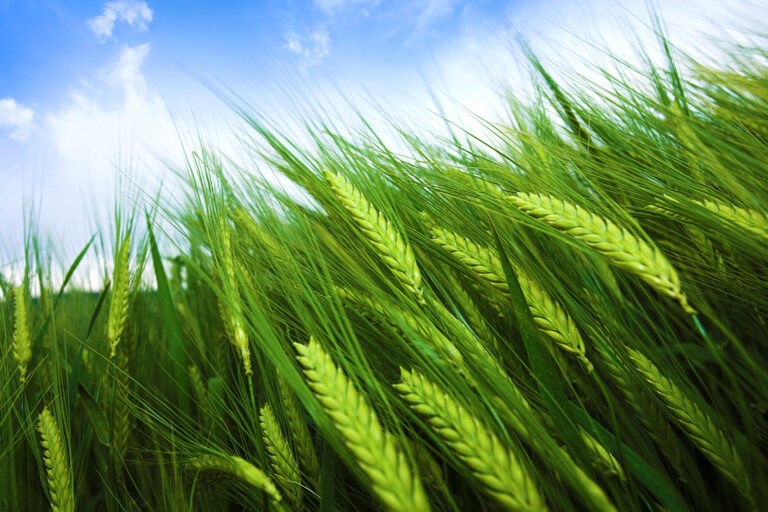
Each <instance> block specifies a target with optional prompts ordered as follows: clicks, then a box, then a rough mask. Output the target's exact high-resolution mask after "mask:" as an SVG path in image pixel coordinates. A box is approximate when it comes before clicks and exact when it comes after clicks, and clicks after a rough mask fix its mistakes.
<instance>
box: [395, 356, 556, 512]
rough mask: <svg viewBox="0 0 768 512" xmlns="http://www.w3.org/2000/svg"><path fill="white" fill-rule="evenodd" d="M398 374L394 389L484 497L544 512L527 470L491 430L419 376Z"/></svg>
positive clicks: (507, 505)
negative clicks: (453, 454) (479, 486)
mask: <svg viewBox="0 0 768 512" xmlns="http://www.w3.org/2000/svg"><path fill="white" fill-rule="evenodd" d="M400 374H401V377H402V382H400V383H399V384H395V389H397V391H398V392H399V393H400V395H401V396H402V397H403V399H404V400H405V401H406V402H407V403H408V405H409V406H410V407H411V408H412V409H413V410H414V411H416V412H417V413H419V414H420V415H422V416H424V417H425V418H426V420H427V422H428V423H429V424H430V425H431V426H432V427H433V428H434V429H435V432H437V434H438V435H439V436H440V437H441V438H442V439H443V440H444V441H445V443H446V444H447V445H448V446H450V447H451V448H452V449H453V450H454V451H455V452H456V455H457V456H458V458H459V459H460V460H461V461H462V462H463V463H464V464H466V465H467V467H468V468H469V470H470V471H471V472H472V474H473V475H474V476H475V477H476V478H477V479H478V480H479V481H480V483H481V484H482V487H483V491H484V492H485V493H486V494H488V495H489V496H491V497H492V498H493V499H495V500H496V501H497V502H498V503H499V504H500V505H502V506H503V507H504V508H505V509H506V510H513V511H533V510H546V506H545V505H544V500H543V498H542V497H541V495H540V494H539V491H538V489H537V488H536V485H535V483H534V481H533V479H532V478H531V476H530V475H529V474H528V470H527V469H526V468H525V466H523V464H522V463H521V460H520V459H519V458H518V457H517V456H516V455H515V454H514V453H513V452H512V451H511V450H509V449H508V448H507V447H505V446H504V445H503V444H502V443H501V442H500V441H499V439H498V438H497V437H496V436H495V435H494V434H493V433H492V432H491V431H489V430H488V429H486V428H485V427H484V426H483V425H482V423H480V421H479V420H477V419H476V418H475V417H474V416H472V415H471V414H470V413H469V412H468V411H467V410H465V409H464V408H463V407H462V406H461V405H459V404H458V403H457V402H456V401H455V400H454V399H453V398H451V397H450V396H448V395H447V394H446V393H445V392H443V391H442V390H441V389H440V388H438V387H437V386H435V385H434V384H432V383H431V382H430V381H428V380H427V379H425V378H424V377H422V376H421V375H419V374H418V373H415V372H408V371H406V370H404V369H401V370H400Z"/></svg>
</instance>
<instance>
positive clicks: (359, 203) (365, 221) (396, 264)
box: [323, 171, 424, 302]
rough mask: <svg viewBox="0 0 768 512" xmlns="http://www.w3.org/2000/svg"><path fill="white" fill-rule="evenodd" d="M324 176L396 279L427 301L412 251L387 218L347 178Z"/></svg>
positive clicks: (333, 174) (327, 173) (419, 297)
mask: <svg viewBox="0 0 768 512" xmlns="http://www.w3.org/2000/svg"><path fill="white" fill-rule="evenodd" d="M323 175H324V176H325V179H326V180H327V181H328V183H329V184H330V185H331V188H332V189H333V192H334V194H336V197H337V198H338V199H339V201H340V202H341V204H342V205H344V208H346V210H347V211H348V212H349V214H350V215H351V216H352V218H353V219H354V220H355V222H356V223H357V225H358V226H359V227H360V230H361V231H362V232H363V235H365V237H366V238H367V239H368V241H369V242H371V245H373V246H374V247H375V248H376V250H377V251H378V253H379V256H380V257H381V259H382V261H383V262H384V263H385V264H386V265H387V267H389V269H390V270H391V271H392V273H393V274H394V276H395V278H397V280H398V281H400V283H401V284H402V285H403V286H404V287H405V288H406V289H407V290H408V291H409V292H411V293H412V294H413V295H414V296H415V297H416V299H417V300H418V301H419V302H423V301H424V292H423V290H422V288H421V273H420V272H419V267H418V265H416V256H415V255H414V253H413V249H412V248H411V246H410V245H408V243H406V242H405V240H403V237H402V236H401V235H400V233H399V232H398V231H397V230H396V229H395V228H394V227H393V226H392V224H391V223H390V222H389V220H387V218H386V217H384V215H382V214H381V213H380V212H379V211H378V210H377V209H376V208H374V207H373V205H371V204H370V203H369V202H368V200H367V199H366V198H365V196H363V194H362V193H361V192H360V191H359V190H357V189H356V188H355V187H354V186H353V185H352V184H351V183H350V182H349V181H347V179H346V178H345V177H344V176H342V175H340V174H335V173H332V172H330V171H324V172H323Z"/></svg>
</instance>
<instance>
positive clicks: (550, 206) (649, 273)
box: [510, 192, 696, 314]
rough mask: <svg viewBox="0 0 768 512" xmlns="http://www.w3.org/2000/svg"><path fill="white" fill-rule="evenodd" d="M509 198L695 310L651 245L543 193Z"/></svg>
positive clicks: (687, 309) (685, 307)
mask: <svg viewBox="0 0 768 512" xmlns="http://www.w3.org/2000/svg"><path fill="white" fill-rule="evenodd" d="M510 201H512V203H513V204H514V205H515V206H517V207H518V208H519V209H520V210H521V211H523V212H524V213H526V214H528V215H530V216H531V217H534V218H536V219H539V220H541V221H543V222H545V223H547V224H549V225H550V226H552V227H554V228H556V229H558V230H559V231H562V232H563V233H565V234H567V235H569V236H571V237H573V238H575V239H577V240H581V241H582V242H584V243H586V244H587V245H589V246H590V247H592V248H593V249H595V250H596V251H597V252H598V253H600V254H602V255H603V256H605V257H606V258H608V260H609V261H610V262H611V263H613V264H614V265H616V266H618V267H620V268H623V269H624V270H627V271H628V272H631V273H633V274H635V275H637V276H639V277H640V278H641V279H642V280H644V281H645V282H646V283H648V284H650V285H651V286H652V287H653V288H655V289H656V290H658V291H659V292H661V293H663V294H665V295H667V296H669V297H671V298H672V299H675V300H676V301H678V302H679V303H680V305H681V306H682V308H683V310H684V311H685V312H686V313H691V314H694V313H696V310H695V309H693V308H692V307H691V306H690V305H689V304H688V299H687V298H686V296H685V294H684V293H683V292H682V290H681V288H680V278H679V277H678V275H677V271H676V270H675V268H674V267H673V266H672V264H671V263H670V262H669V261H668V260H667V258H666V257H665V256H664V255H663V254H662V253H661V251H660V250H659V249H658V248H657V247H656V246H654V245H652V244H650V243H648V242H645V241H644V240H642V239H640V238H638V237H636V236H635V235H633V234H632V233H630V232H629V231H627V230H626V229H623V228H621V227H619V226H617V225H616V224H614V223H613V222H611V221H610V220H608V219H604V218H602V217H600V216H598V215H595V214H593V213H591V212H588V211H587V210H584V209H583V208H581V207H580V206H578V205H575V204H573V203H568V202H566V201H561V200H560V199H557V198H554V197H552V196H548V195H544V194H528V193H525V192H518V193H517V194H516V195H513V196H510Z"/></svg>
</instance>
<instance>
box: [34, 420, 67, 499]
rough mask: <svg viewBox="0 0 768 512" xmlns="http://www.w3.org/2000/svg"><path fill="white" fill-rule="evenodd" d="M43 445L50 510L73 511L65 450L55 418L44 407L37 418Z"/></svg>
mask: <svg viewBox="0 0 768 512" xmlns="http://www.w3.org/2000/svg"><path fill="white" fill-rule="evenodd" d="M37 430H38V432H40V438H41V445H42V447H43V464H44V465H45V475H46V478H47V480H48V493H49V494H50V499H51V510H53V511H54V512H74V510H75V492H74V489H73V488H72V470H71V468H70V466H69V462H68V461H67V452H66V448H65V446H64V440H63V439H62V437H61V431H60V430H59V426H58V425H57V424H56V420H55V419H54V418H53V415H52V414H51V412H50V411H49V410H48V408H47V407H46V408H45V409H43V412H41V413H40V416H39V417H38V420H37Z"/></svg>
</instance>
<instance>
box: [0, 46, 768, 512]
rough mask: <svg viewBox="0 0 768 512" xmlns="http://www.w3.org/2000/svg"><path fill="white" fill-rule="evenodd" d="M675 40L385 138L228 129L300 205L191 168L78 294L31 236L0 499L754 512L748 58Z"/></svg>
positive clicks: (753, 53) (764, 241)
mask: <svg viewBox="0 0 768 512" xmlns="http://www.w3.org/2000/svg"><path fill="white" fill-rule="evenodd" d="M665 47H666V46H665ZM739 52H741V53H739ZM667 55H668V57H669V61H668V64H667V66H666V67H655V66H653V65H651V64H647V65H646V67H645V68H632V69H624V72H626V73H628V74H633V73H634V75H632V79H630V78H624V77H625V75H623V74H617V75H616V76H613V77H611V79H610V80H609V81H610V83H611V85H610V86H609V87H606V88H605V89H603V90H601V91H599V93H598V94H593V95H592V96H590V95H588V94H586V93H584V92H583V91H582V90H578V89H574V90H573V91H571V92H569V91H568V89H567V88H566V87H565V85H564V84H562V83H559V82H557V81H556V80H555V78H553V76H552V75H551V74H549V73H548V72H547V71H546V70H545V69H544V66H543V65H542V64H541V63H540V62H539V61H537V60H536V59H535V57H532V56H529V58H530V62H531V64H532V69H533V70H534V72H535V73H536V75H535V80H536V81H537V83H538V84H539V85H540V87H539V88H538V89H537V90H538V96H537V97H536V98H534V99H533V100H530V101H529V102H528V103H524V104H523V103H517V102H515V101H514V100H512V99H510V100H509V110H510V116H509V118H508V120H507V121H506V122H502V123H494V124H492V123H487V129H488V130H487V132H484V133H483V134H482V135H480V134H468V133H465V134H460V133H456V132H454V133H452V134H451V136H450V137H449V138H435V139H430V141H429V142H427V140H426V139H425V138H424V137H421V138H420V137H417V136H415V135H414V134H412V133H410V132H406V131H400V132H399V134H400V136H401V137H402V140H401V142H402V143H404V144H405V147H407V148H408V151H405V152H399V153H395V152H394V151H392V150H390V149H388V148H387V146H386V145H385V144H384V143H383V142H382V139H381V138H380V137H378V136H377V134H375V133H373V132H363V133H360V132H356V133H354V134H352V135H344V134H340V133H336V132H331V131H330V130H329V129H328V128H325V127H323V128H314V129H312V136H313V140H315V143H316V147H314V148H311V149H306V150H305V149H300V148H299V147H298V146H296V145H294V144H292V142H291V141H290V140H289V139H287V138H285V137H283V136H281V135H280V134H279V132H277V131H275V130H271V129H269V128H268V127H266V126H265V125H264V124H262V123H260V122H258V121H255V120H254V119H253V118H250V117H248V116H244V117H245V119H246V121H247V122H248V129H249V130H252V131H253V132H254V133H255V134H257V135H258V136H259V137H261V138H262V140H263V143H264V145H263V146H261V147H259V151H260V152H261V153H262V154H263V156H264V160H265V161H266V162H267V163H266V164H262V165H268V166H269V167H270V169H271V170H272V171H277V172H279V173H281V174H282V175H283V176H284V177H285V178H287V179H289V180H292V181H293V182H294V183H295V184H296V186H297V187H300V188H301V189H302V193H301V194H299V193H296V192H290V193H288V192H286V191H285V190H283V189H282V188H281V187H279V186H277V185H275V184H274V182H273V181H271V180H270V181H267V180H264V179H262V178H261V176H262V175H263V173H261V174H259V173H256V172H254V170H253V169H249V170H243V169H235V170H234V172H231V170H229V171H228V170H227V169H226V166H225V165H224V164H223V163H222V162H224V160H223V159H221V158H219V157H218V156H217V155H215V154H212V153H211V152H210V151H202V152H200V153H197V152H196V153H194V154H193V156H192V157H191V158H190V161H189V162H190V163H189V169H188V180H187V186H188V189H189V194H188V195H187V197H186V201H185V202H184V203H183V204H181V205H175V206H173V208H171V207H166V205H164V204H162V203H159V202H158V203H155V204H154V205H152V206H154V208H150V209H149V210H150V213H149V214H148V215H146V219H144V218H143V217H140V216H138V215H134V214H131V213H130V212H129V211H126V210H125V209H118V210H117V214H116V217H115V219H116V223H115V226H114V229H113V233H115V236H114V239H113V246H112V249H113V255H114V256H113V258H111V263H110V264H109V265H105V271H104V284H103V287H102V288H101V289H100V290H99V291H98V292H97V293H91V292H82V291H78V290H76V289H74V288H73V287H72V286H71V285H70V284H69V283H70V279H71V277H72V276H73V274H74V273H75V272H76V270H77V268H78V266H79V265H80V263H81V262H82V261H83V259H84V257H85V255H86V254H87V253H88V252H89V251H95V250H98V244H96V243H94V239H92V240H91V241H90V242H88V244H87V245H86V246H85V247H84V248H83V250H82V252H81V253H80V254H79V255H78V257H77V258H76V260H75V261H74V263H73V264H72V265H71V266H70V267H69V268H68V269H64V271H63V272H55V274H57V275H58V274H61V275H64V276H65V278H64V280H63V282H60V283H57V287H56V289H54V288H53V285H52V278H51V274H52V265H51V264H50V263H47V264H46V263H45V262H46V261H49V262H50V261H51V258H50V252H47V250H46V248H45V247H44V246H43V244H42V243H41V242H39V240H38V237H37V235H36V234H35V233H31V234H29V236H28V237H27V239H28V240H29V242H28V244H27V247H26V249H27V250H26V259H25V262H26V265H25V270H24V275H23V277H22V278H21V279H19V280H18V282H17V283H16V285H15V286H14V285H12V284H11V283H8V282H6V280H5V279H3V280H1V281H0V285H2V294H3V295H2V296H3V298H4V300H3V302H2V303H0V304H1V306H2V308H1V309H0V327H2V331H1V332H2V338H0V340H1V341H2V342H1V343H0V348H2V351H0V353H2V357H0V382H2V383H3V385H2V386H1V389H0V405H2V406H3V407H2V411H3V412H2V413H0V438H2V446H0V461H3V462H2V464H0V508H2V509H3V510H35V509H44V508H45V507H48V506H50V507H52V508H53V510H56V511H72V510H115V511H117V510H240V509H241V507H242V508H243V509H260V510H272V509H274V510H323V511H325V510H329V511H330V510H368V509H383V510H391V511H426V510H486V509H488V510H496V509H502V510H511V511H538V510H598V511H619V510H622V511H624V510H627V511H641V510H642V511H645V510H669V511H678V510H679V511H685V510H697V511H699V510H702V511H708V510H713V511H714V510H758V509H761V508H762V507H763V506H764V504H765V503H766V502H767V501H766V499H768V485H767V484H766V482H768V472H767V471H766V470H767V469H768V466H767V465H766V462H768V460H767V459H766V456H765V453H764V452H765V447H766V443H768V417H767V416H766V410H768V366H766V364H767V363H768V343H766V340H768V334H766V333H768V288H766V286H765V282H766V278H768V213H767V212H768V210H767V209H766V204H768V203H766V202H765V200H766V199H768V185H767V184H766V183H768V180H765V176H768V142H767V141H768V123H766V119H768V86H767V85H766V83H768V72H767V71H766V69H767V68H765V67H761V66H760V65H759V64H757V63H756V62H763V63H764V62H765V57H766V54H765V52H764V51H763V50H761V49H760V48H752V49H747V48H745V47H740V48H739V50H738V51H734V52H733V55H732V58H733V62H732V65H731V67H729V69H728V70H727V71H720V70H715V69H711V68H706V67H703V66H701V65H697V64H696V63H695V62H690V63H689V64H690V65H689V66H686V69H687V70H689V75H686V73H684V72H682V71H681V69H680V68H679V67H678V66H677V64H676V60H675V59H676V58H675V57H674V56H673V54H672V52H671V51H668V53H667ZM760 59H762V60H760ZM638 69H639V70H638ZM627 76H629V75H627ZM619 77H621V78H619ZM464 135H466V136H465V137H464ZM249 140H251V141H252V143H254V144H255V143H256V142H255V141H256V138H255V137H251V138H250V139H249ZM152 211H154V212H161V211H162V212H167V215H166V217H167V218H163V219H162V225H163V226H164V229H163V231H162V232H163V234H165V233H169V234H170V236H168V237H165V236H163V237H162V238H161V237H160V233H161V231H160V230H159V229H158V225H160V224H161V223H160V222H158V217H156V214H153V213H151V212H152ZM156 236H157V237H156ZM98 238H99V237H98V235H97V236H95V239H98ZM104 246H105V243H104V241H103V243H102V244H101V251H102V253H103V252H106V251H105V249H104ZM163 254H167V255H173V258H164V257H163ZM147 283H151V285H150V284H147ZM35 474H39V475H40V477H39V478H33V476H34V475H35Z"/></svg>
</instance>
